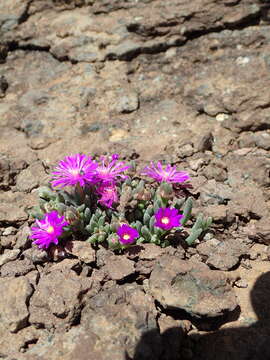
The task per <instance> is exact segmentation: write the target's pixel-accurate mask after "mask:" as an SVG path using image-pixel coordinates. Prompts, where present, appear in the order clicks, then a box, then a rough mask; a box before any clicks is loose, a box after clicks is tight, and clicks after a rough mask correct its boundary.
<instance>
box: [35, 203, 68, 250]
mask: <svg viewBox="0 0 270 360" xmlns="http://www.w3.org/2000/svg"><path fill="white" fill-rule="evenodd" d="M36 225H37V226H33V227H32V228H31V232H32V234H31V235H30V239H32V240H35V241H33V243H34V244H36V245H38V247H39V248H40V249H47V248H48V247H49V246H50V244H52V243H54V244H58V237H59V236H60V235H62V233H63V227H64V226H68V225H69V224H68V222H67V221H65V217H64V216H59V214H58V212H57V211H56V210H54V211H51V212H50V213H48V214H45V216H44V218H43V219H42V220H36Z"/></svg>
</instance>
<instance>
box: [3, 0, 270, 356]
mask: <svg viewBox="0 0 270 360" xmlns="http://www.w3.org/2000/svg"><path fill="white" fill-rule="evenodd" d="M268 10H269V11H270V5H269V1H267V0H265V1H261V2H260V1H254V0H193V1H188V0H170V1H165V0H9V1H1V2H0V127H1V129H0V130H1V135H0V136H1V141H0V189H1V191H0V199H1V202H0V225H1V230H0V231H1V232H0V234H1V247H0V251H1V254H0V271H1V278H0V292H1V294H2V296H1V298H0V319H1V321H0V358H3V359H9V360H11V359H16V360H21V359H22V360H24V359H29V360H34V359H35V360H38V359H41V360H45V359H46V360H56V359H57V360H58V359H63V360H71V359H72V360H73V359H78V360H92V359H93V360H131V359H134V360H139V359H140V360H152V359H153V360H154V359H155V360H180V359H181V360H185V359H194V360H197V359H207V360H220V359H221V360H222V359H224V360H225V359H230V360H234V359H237V360H244V359H245V360H246V359H252V360H256V359H270V354H269V350H268V343H269V339H270V313H269V305H268V304H269V295H270V273H269V259H270V222H269V210H270V113H269V108H270V91H269V88H270V28H269V20H270V12H269V13H268ZM76 152H85V153H89V154H92V155H93V154H97V155H98V154H102V153H105V152H110V153H111V152H118V153H120V154H121V156H122V157H123V158H125V159H137V162H138V164H139V166H140V167H142V166H144V165H145V164H146V163H147V162H149V161H150V160H165V161H167V162H170V163H173V164H178V166H179V168H180V169H185V170H187V171H188V172H189V173H190V174H191V176H192V185H193V190H192V192H193V195H194V198H196V199H198V200H197V202H196V204H197V207H196V208H195V213H196V212H199V211H203V212H204V213H205V214H206V215H211V216H212V217H213V219H214V224H213V226H212V229H211V232H210V233H209V234H208V235H206V237H205V238H204V239H202V240H201V241H200V243H199V244H197V245H196V246H194V247H191V248H186V247H183V246H180V245H179V246H178V247H176V248H174V247H168V248H166V249H160V248H158V247H156V246H154V245H151V244H150V245H144V246H141V247H138V248H137V249H134V250H133V251H129V252H126V253H125V254H123V255H118V256H117V255H115V254H114V253H112V252H111V251H105V250H104V249H103V248H100V249H99V250H97V251H95V250H93V249H92V248H91V247H90V245H89V244H86V243H83V242H80V241H79V239H78V241H74V242H73V243H72V244H70V245H72V246H70V249H71V250H68V249H67V251H66V253H65V255H64V256H63V257H61V254H54V257H52V256H50V254H47V253H46V252H42V251H39V250H37V249H36V248H34V247H31V242H29V240H28V237H27V236H28V233H29V227H28V226H29V225H31V221H30V219H29V218H28V215H27V209H29V208H30V207H32V206H33V205H35V203H36V201H37V195H36V189H37V188H38V187H39V185H41V184H45V183H46V181H47V180H48V178H49V173H50V169H51V168H52V166H54V165H55V163H56V162H57V161H58V160H59V159H61V158H62V157H64V156H66V155H68V154H72V153H76Z"/></svg>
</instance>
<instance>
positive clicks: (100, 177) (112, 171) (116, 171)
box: [95, 154, 130, 182]
mask: <svg viewBox="0 0 270 360" xmlns="http://www.w3.org/2000/svg"><path fill="white" fill-rule="evenodd" d="M100 159H101V161H102V164H101V165H99V166H98V168H97V169H96V176H95V179H96V181H97V182H99V181H101V182H112V181H113V182H114V181H116V180H117V179H118V178H119V179H121V180H125V179H126V178H127V177H128V176H127V175H124V174H122V173H123V172H124V171H126V170H128V169H129V168H130V166H129V165H125V162H124V161H117V160H118V159H119V155H118V154H113V155H112V156H111V161H110V159H109V158H108V157H106V156H102V157H101V158H100Z"/></svg>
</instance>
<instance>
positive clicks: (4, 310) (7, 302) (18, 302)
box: [0, 277, 33, 332]
mask: <svg viewBox="0 0 270 360" xmlns="http://www.w3.org/2000/svg"><path fill="white" fill-rule="evenodd" d="M0 291H1V294H4V296H1V299H0V308H1V322H3V323H4V324H5V325H6V326H7V327H8V328H9V330H10V331H11V332H17V331H18V330H20V329H22V328H23V327H25V326H26V325H27V319H28V316H29V312H28V308H27V303H28V301H29V299H30V296H31V295H32V293H33V288H32V286H31V285H30V283H29V281H28V280H27V279H26V278H25V277H19V278H14V279H9V278H8V279H3V278H2V279H0Z"/></svg>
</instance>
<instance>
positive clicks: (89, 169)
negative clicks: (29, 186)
mask: <svg viewBox="0 0 270 360" xmlns="http://www.w3.org/2000/svg"><path fill="white" fill-rule="evenodd" d="M97 167H98V164H97V163H96V162H94V161H92V159H91V157H89V156H86V155H84V154H75V155H72V156H66V157H65V158H64V160H61V161H60V162H59V164H58V166H57V167H56V169H55V171H54V172H53V173H52V174H53V180H52V181H51V183H52V186H54V187H55V186H60V187H65V186H75V185H76V184H80V186H82V187H83V186H85V185H86V184H87V183H91V182H93V178H94V175H95V170H96V168H97Z"/></svg>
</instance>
